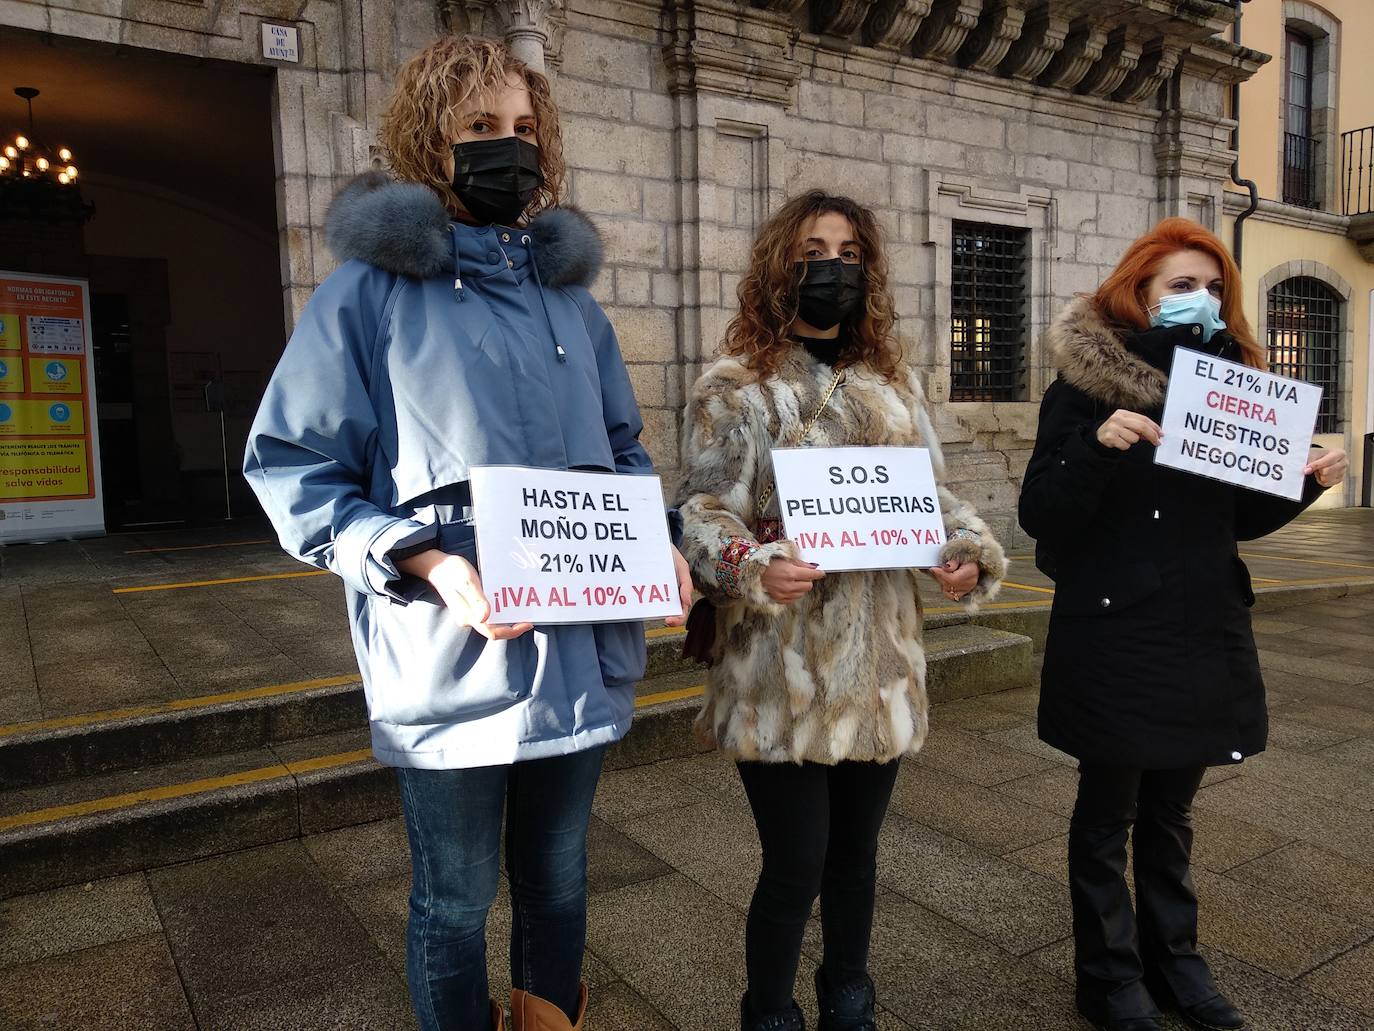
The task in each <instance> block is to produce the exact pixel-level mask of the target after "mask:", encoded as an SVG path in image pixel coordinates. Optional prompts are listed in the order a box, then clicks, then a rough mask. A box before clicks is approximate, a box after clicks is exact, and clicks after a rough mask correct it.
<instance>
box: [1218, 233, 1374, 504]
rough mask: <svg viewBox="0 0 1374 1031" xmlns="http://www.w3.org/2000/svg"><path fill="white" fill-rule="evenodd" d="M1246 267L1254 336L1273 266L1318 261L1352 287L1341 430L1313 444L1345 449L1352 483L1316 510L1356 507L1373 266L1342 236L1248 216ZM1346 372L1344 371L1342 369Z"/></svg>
mask: <svg viewBox="0 0 1374 1031" xmlns="http://www.w3.org/2000/svg"><path fill="white" fill-rule="evenodd" d="M1232 222H1233V220H1232V219H1230V218H1228V219H1226V220H1225V227H1224V233H1223V237H1222V238H1223V239H1224V240H1226V241H1227V242H1229V241H1230V239H1231V225H1232ZM1244 257H1245V267H1244V268H1243V269H1242V270H1241V275H1242V278H1243V280H1244V283H1245V286H1244V290H1245V317H1246V318H1248V319H1249V320H1250V325H1251V326H1253V327H1254V328H1255V332H1256V334H1257V335H1261V340H1262V339H1263V337H1262V334H1263V332H1264V312H1263V310H1262V309H1261V307H1260V305H1261V300H1260V289H1259V284H1260V281H1261V280H1262V279H1263V278H1264V276H1265V275H1266V274H1267V273H1268V272H1269V271H1270V270H1271V269H1273V268H1274V267H1276V266H1278V265H1283V264H1284V263H1286V262H1290V261H1301V260H1304V259H1306V260H1310V261H1319V262H1321V263H1322V264H1323V265H1325V266H1326V267H1327V268H1329V269H1331V270H1332V271H1333V272H1335V273H1336V274H1337V275H1339V276H1340V277H1341V278H1342V279H1344V280H1345V281H1346V282H1347V283H1348V284H1350V287H1351V294H1350V300H1349V303H1348V304H1347V305H1346V309H1345V319H1346V321H1345V326H1346V327H1347V328H1348V329H1350V330H1352V331H1353V333H1352V334H1351V338H1350V339H1351V349H1352V352H1353V354H1352V358H1353V368H1352V369H1351V370H1350V372H1349V382H1348V383H1343V384H1342V387H1343V388H1348V389H1349V394H1348V397H1347V400H1346V401H1345V402H1344V403H1343V406H1342V408H1341V420H1342V425H1343V427H1344V429H1345V432H1344V433H1341V434H1323V435H1321V436H1319V437H1317V438H1316V442H1317V443H1318V444H1321V445H1322V446H1323V447H1343V448H1345V449H1346V451H1347V452H1349V454H1350V469H1351V479H1350V481H1349V487H1348V489H1347V490H1346V491H1334V490H1333V491H1328V492H1327V493H1326V495H1325V496H1324V497H1323V498H1322V500H1321V501H1320V502H1319V503H1318V505H1319V507H1323V508H1325V507H1339V506H1342V505H1348V504H1356V505H1357V504H1359V502H1360V498H1361V496H1362V495H1361V489H1362V486H1363V485H1362V482H1361V480H1360V475H1361V466H1362V463H1363V460H1364V435H1365V434H1366V433H1369V432H1372V431H1374V425H1371V422H1370V418H1371V417H1370V414H1369V400H1370V399H1369V362H1370V336H1369V311H1370V305H1369V294H1370V291H1371V290H1374V264H1371V263H1370V262H1367V261H1365V260H1364V259H1363V258H1362V257H1360V252H1359V251H1358V250H1357V249H1356V247H1355V245H1354V244H1353V243H1351V242H1350V241H1349V240H1347V239H1346V238H1345V237H1343V236H1336V235H1334V234H1331V233H1318V232H1313V231H1312V230H1310V229H1299V228H1295V227H1293V226H1284V225H1275V224H1273V223H1269V222H1261V221H1257V219H1256V218H1251V219H1249V220H1248V221H1247V222H1246V223H1245V254H1244ZM1342 374H1345V370H1344V369H1343V370H1342Z"/></svg>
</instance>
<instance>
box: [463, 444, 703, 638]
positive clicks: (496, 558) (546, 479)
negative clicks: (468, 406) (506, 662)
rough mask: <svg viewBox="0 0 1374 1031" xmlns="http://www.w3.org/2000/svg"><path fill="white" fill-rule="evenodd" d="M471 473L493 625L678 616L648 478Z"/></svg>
mask: <svg viewBox="0 0 1374 1031" xmlns="http://www.w3.org/2000/svg"><path fill="white" fill-rule="evenodd" d="M471 472H472V506H473V511H474V514H475V516H476V523H477V560H478V566H479V569H480V572H481V574H482V587H483V589H484V590H485V591H486V595H487V600H488V601H490V602H491V621H492V622H493V623H522V622H530V623H613V622H621V621H624V620H632V619H655V618H658V617H661V616H680V615H682V601H681V599H680V598H679V597H678V592H677V586H676V585H677V573H676V571H675V570H674V568H673V555H672V542H671V541H670V540H669V538H668V520H667V518H666V517H665V515H664V508H663V487H662V485H661V484H660V483H659V479H658V477H657V476H619V475H616V474H615V473H580V472H563V471H560V470H555V469H527V468H524V467H522V466H510V465H500V466H497V465H488V466H477V467H474V468H473V469H472V470H471Z"/></svg>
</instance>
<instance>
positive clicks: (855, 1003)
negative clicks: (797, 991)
mask: <svg viewBox="0 0 1374 1031" xmlns="http://www.w3.org/2000/svg"><path fill="white" fill-rule="evenodd" d="M816 1008H817V1009H818V1010H820V1015H821V1017H820V1023H819V1024H818V1025H817V1029H816V1031H878V1024H877V1018H876V1017H875V1016H874V1015H873V979H872V978H871V977H869V976H868V975H867V974H864V975H863V976H862V977H861V978H858V979H856V980H853V981H848V982H846V983H845V984H842V985H840V986H839V987H838V988H831V987H830V981H829V979H828V978H827V977H826V976H825V971H824V970H823V969H822V968H820V967H817V968H816Z"/></svg>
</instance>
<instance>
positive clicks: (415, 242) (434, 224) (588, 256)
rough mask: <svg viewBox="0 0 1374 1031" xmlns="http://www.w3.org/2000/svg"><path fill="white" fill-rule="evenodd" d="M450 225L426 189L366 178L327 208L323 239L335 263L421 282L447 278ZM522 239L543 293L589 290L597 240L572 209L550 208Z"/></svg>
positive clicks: (379, 175)
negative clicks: (554, 289)
mask: <svg viewBox="0 0 1374 1031" xmlns="http://www.w3.org/2000/svg"><path fill="white" fill-rule="evenodd" d="M450 223H451V220H450V218H449V215H448V211H447V210H445V208H444V205H443V204H442V203H441V202H440V200H439V198H438V197H437V196H436V195H435V194H434V191H432V190H430V189H429V187H427V186H422V185H420V184H419V183H403V182H397V181H396V180H394V179H392V178H390V177H389V176H387V175H386V174H385V173H383V172H379V171H372V172H367V173H364V174H363V175H360V176H358V177H357V178H356V179H354V180H353V181H352V182H350V183H348V184H347V185H346V186H345V187H344V188H343V189H342V190H340V191H339V192H338V194H337V195H336V196H335V197H334V200H333V201H332V202H330V205H329V211H328V213H327V214H326V215H325V222H324V234H325V242H326V243H327V244H328V245H329V249H330V250H331V251H333V252H334V256H335V257H336V258H338V259H339V260H340V261H341V262H342V261H348V260H349V259H351V258H357V259H358V260H359V261H365V262H367V263H368V264H369V265H375V266H377V267H378V268H380V269H384V270H385V271H387V272H391V273H394V274H395V275H398V276H411V277H414V278H416V279H428V278H429V277H431V276H437V275H440V274H444V273H451V272H452V271H453V241H452V238H451V235H450V228H449V227H450ZM525 232H527V233H528V234H529V236H530V241H531V249H532V251H533V256H534V260H535V264H536V265H537V266H538V268H539V275H540V278H541V280H542V282H543V283H544V285H545V286H549V287H560V286H591V284H592V282H593V281H594V280H595V279H596V276H597V273H598V272H600V271H601V262H602V257H603V253H604V252H603V248H602V244H601V234H600V233H598V232H597V231H596V227H595V226H593V225H592V223H591V221H590V220H589V219H588V218H587V216H586V215H584V214H582V212H580V211H578V210H577V209H576V208H572V207H562V208H550V209H549V210H547V211H544V212H543V213H541V214H539V215H538V216H536V217H535V218H534V219H532V220H531V221H530V223H529V225H528V226H526V227H525Z"/></svg>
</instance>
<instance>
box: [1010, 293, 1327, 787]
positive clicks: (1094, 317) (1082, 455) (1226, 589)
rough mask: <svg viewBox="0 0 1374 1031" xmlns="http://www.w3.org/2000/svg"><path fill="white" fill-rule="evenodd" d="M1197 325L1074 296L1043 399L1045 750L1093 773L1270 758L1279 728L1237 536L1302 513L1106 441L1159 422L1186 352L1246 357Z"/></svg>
mask: <svg viewBox="0 0 1374 1031" xmlns="http://www.w3.org/2000/svg"><path fill="white" fill-rule="evenodd" d="M1198 332H1199V331H1198V330H1197V327H1194V326H1177V327H1167V328H1160V329H1152V330H1148V331H1145V332H1139V333H1131V334H1129V335H1125V336H1123V335H1121V334H1119V333H1117V332H1116V331H1114V330H1113V329H1112V328H1111V327H1109V326H1108V325H1107V324H1106V323H1105V322H1104V321H1103V320H1102V318H1101V317H1100V316H1099V315H1098V313H1097V312H1096V310H1095V309H1094V308H1093V307H1092V305H1091V304H1090V303H1089V302H1088V301H1087V300H1083V299H1080V300H1077V301H1074V302H1073V303H1072V304H1071V305H1070V306H1069V307H1068V308H1067V309H1066V310H1065V311H1064V313H1063V314H1062V315H1060V316H1059V318H1058V319H1056V320H1055V322H1054V324H1053V325H1052V326H1051V327H1050V329H1049V331H1048V333H1047V335H1046V341H1047V343H1048V345H1049V349H1050V354H1051V356H1052V358H1053V360H1054V363H1055V365H1056V366H1057V367H1058V369H1059V373H1060V378H1059V379H1058V380H1057V381H1056V382H1055V383H1054V384H1053V385H1052V386H1051V387H1050V389H1049V390H1048V391H1046V393H1045V398H1044V402H1043V404H1042V405H1041V408H1040V426H1039V431H1038V433H1037V436H1036V441H1035V452H1034V454H1033V456H1032V457H1031V461H1030V465H1029V467H1028V468H1027V469H1026V477H1025V481H1024V483H1023V484H1022V488H1021V502H1020V519H1021V525H1022V527H1024V528H1025V530H1026V532H1027V533H1028V534H1030V535H1031V536H1032V537H1034V538H1035V539H1036V542H1037V547H1036V560H1037V565H1039V566H1040V567H1041V568H1042V569H1043V570H1044V571H1045V572H1046V573H1048V574H1049V575H1050V576H1052V577H1053V578H1054V580H1055V581H1056V590H1055V596H1054V607H1053V610H1052V612H1051V615H1050V630H1049V639H1048V641H1047V643H1046V646H1045V665H1044V672H1043V676H1042V679H1041V694H1040V737H1041V738H1042V739H1044V740H1045V741H1046V742H1048V743H1049V744H1051V745H1053V746H1054V747H1056V748H1059V749H1061V750H1063V751H1065V752H1068V753H1069V754H1070V755H1073V756H1076V757H1077V758H1079V759H1080V760H1083V761H1086V762H1094V763H1110V764H1113V765H1119V766H1135V767H1141V768H1147V769H1168V768H1177V767H1184V766H1199V765H1215V764H1219V763H1229V762H1239V761H1240V760H1241V759H1242V758H1244V757H1245V756H1247V755H1252V754H1254V753H1255V752H1260V751H1263V750H1264V745H1265V740H1266V737H1267V734H1268V717H1267V714H1266V711H1265V703H1264V683H1263V681H1262V680H1261V679H1260V670H1259V661H1258V657H1257V655H1256V652H1255V641H1254V636H1253V634H1252V633H1251V629H1250V613H1249V606H1250V605H1251V604H1253V603H1254V594H1253V593H1252V592H1251V589H1250V574H1249V571H1248V570H1247V569H1246V568H1245V564H1244V563H1243V562H1242V561H1241V559H1240V556H1239V554H1238V553H1237V548H1236V541H1238V540H1250V539H1253V538H1255V537H1261V536H1263V535H1264V534H1267V533H1270V532H1272V531H1274V530H1276V529H1278V528H1279V527H1281V526H1283V525H1284V524H1285V523H1287V522H1289V521H1290V520H1291V519H1293V517H1294V516H1296V515H1297V514H1298V513H1299V512H1301V511H1302V510H1303V509H1304V508H1306V507H1307V506H1308V505H1310V504H1311V503H1312V502H1313V501H1315V500H1316V498H1317V497H1318V496H1319V495H1320V494H1321V491H1322V488H1321V487H1320V486H1318V485H1317V483H1316V481H1315V480H1314V479H1313V478H1312V477H1308V479H1307V482H1306V484H1304V492H1303V497H1302V500H1301V501H1300V502H1298V501H1288V500H1285V499H1283V498H1278V497H1275V496H1273V495H1269V494H1261V493H1257V492H1254V491H1249V490H1245V489H1243V488H1238V487H1233V486H1231V485H1229V484H1224V483H1220V482H1218V481H1216V480H1210V479H1205V478H1203V477H1201V476H1195V475H1191V474H1188V473H1182V472H1178V471H1176V470H1173V469H1168V468H1165V467H1162V466H1156V465H1155V464H1154V447H1153V445H1151V444H1149V443H1148V442H1145V441H1142V442H1140V443H1138V444H1136V445H1135V446H1134V447H1132V448H1131V449H1130V450H1129V451H1124V452H1123V451H1118V450H1114V449H1109V448H1105V447H1103V446H1102V445H1100V444H1099V443H1098V442H1097V438H1096V432H1097V427H1098V425H1099V424H1100V423H1101V422H1102V421H1103V420H1104V419H1106V418H1107V417H1108V416H1110V415H1111V414H1112V413H1113V412H1114V411H1116V410H1117V409H1118V408H1125V409H1127V410H1129V411H1135V412H1140V413H1142V414H1144V415H1148V416H1149V417H1150V418H1152V419H1154V420H1155V421H1156V422H1158V421H1159V419H1160V416H1161V413H1162V405H1163V398H1164V390H1165V387H1166V386H1167V383H1168V377H1167V372H1166V370H1167V369H1168V367H1169V362H1170V360H1171V358H1172V352H1173V349H1174V347H1175V346H1179V345H1181V346H1185V347H1192V348H1194V349H1196V350H1206V351H1211V352H1213V353H1219V354H1221V355H1222V356H1223V357H1229V358H1233V359H1234V358H1236V345H1235V344H1234V342H1233V341H1230V340H1229V339H1228V338H1226V337H1225V336H1224V335H1223V334H1218V335H1217V336H1215V337H1213V339H1212V341H1211V344H1210V345H1202V344H1201V343H1200V339H1199V336H1198Z"/></svg>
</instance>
